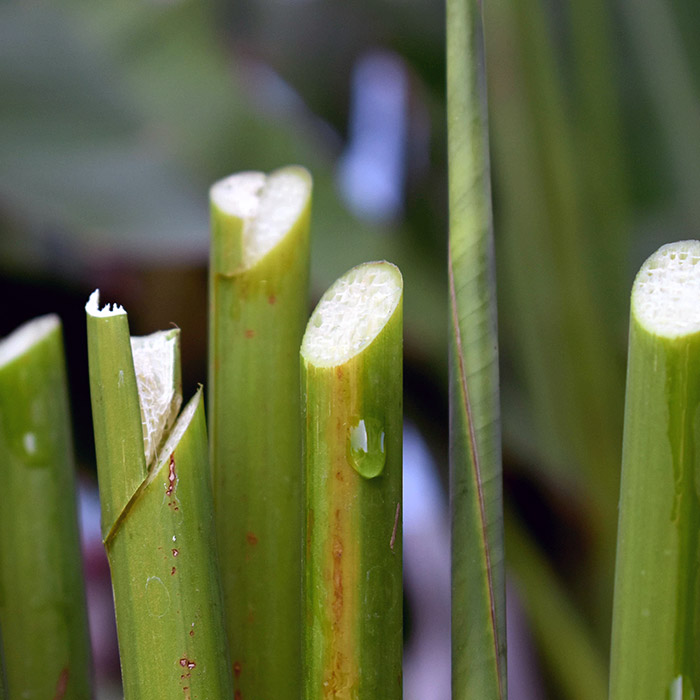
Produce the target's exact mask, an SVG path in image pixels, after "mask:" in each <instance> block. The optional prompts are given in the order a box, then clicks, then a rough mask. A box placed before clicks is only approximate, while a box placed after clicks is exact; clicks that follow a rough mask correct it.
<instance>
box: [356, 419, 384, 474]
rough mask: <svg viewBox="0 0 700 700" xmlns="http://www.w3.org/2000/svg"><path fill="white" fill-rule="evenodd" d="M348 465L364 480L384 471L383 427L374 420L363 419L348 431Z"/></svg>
mask: <svg viewBox="0 0 700 700" xmlns="http://www.w3.org/2000/svg"><path fill="white" fill-rule="evenodd" d="M348 452H349V457H350V464H352V466H353V469H355V471H356V472H357V473H358V474H359V475H360V476H363V477H365V479H373V478H374V477H376V476H379V475H380V474H381V473H382V471H383V470H384V464H385V463H386V448H385V435H384V426H383V425H382V423H381V422H380V421H378V420H376V419H375V418H364V419H361V420H359V421H357V423H356V424H355V425H353V427H352V428H351V429H350V438H349V440H348Z"/></svg>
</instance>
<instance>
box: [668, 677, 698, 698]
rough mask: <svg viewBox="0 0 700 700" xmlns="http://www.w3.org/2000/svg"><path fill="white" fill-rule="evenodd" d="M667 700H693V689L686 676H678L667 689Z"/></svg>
mask: <svg viewBox="0 0 700 700" xmlns="http://www.w3.org/2000/svg"><path fill="white" fill-rule="evenodd" d="M668 697H669V700H695V688H693V683H692V681H691V680H690V678H689V677H688V676H683V675H678V676H676V677H675V678H674V679H673V680H672V681H671V685H670V687H669V689H668Z"/></svg>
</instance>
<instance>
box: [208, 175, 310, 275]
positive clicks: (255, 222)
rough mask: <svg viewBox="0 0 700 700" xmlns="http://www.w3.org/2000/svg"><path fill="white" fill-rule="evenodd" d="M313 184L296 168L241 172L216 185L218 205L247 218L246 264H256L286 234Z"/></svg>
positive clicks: (213, 191)
mask: <svg viewBox="0 0 700 700" xmlns="http://www.w3.org/2000/svg"><path fill="white" fill-rule="evenodd" d="M310 187H311V183H310V181H309V180H308V178H306V177H304V176H303V175H301V174H300V173H299V171H298V170H297V169H295V168H288V169H284V170H278V171H276V172H274V173H271V174H270V175H267V176H266V175H265V174H264V173H259V172H245V173H237V174H235V175H231V176H230V177H227V178H224V179H223V180H219V182H217V183H215V184H214V185H213V186H212V188H211V191H210V196H211V200H212V202H213V203H214V205H215V206H216V207H217V208H218V209H219V210H221V211H222V212H223V213H225V214H228V215H229V216H235V217H237V218H239V219H241V220H242V221H243V266H244V267H246V268H249V267H252V266H253V265H254V264H255V263H256V262H257V261H258V260H260V259H261V258H263V257H264V256H265V255H266V254H267V253H268V252H269V251H270V250H272V248H274V247H275V245H277V243H279V241H281V240H282V239H283V238H284V236H285V235H286V234H287V232H288V231H289V230H290V228H291V227H292V226H293V225H294V222H295V221H296V220H297V219H298V218H299V216H300V215H301V213H302V211H303V209H304V207H305V206H306V204H307V202H308V199H309V195H310Z"/></svg>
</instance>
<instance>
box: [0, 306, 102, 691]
mask: <svg viewBox="0 0 700 700" xmlns="http://www.w3.org/2000/svg"><path fill="white" fill-rule="evenodd" d="M0 474H1V475H2V484H3V486H2V495H1V496H0V503H1V505H0V625H1V626H2V633H3V640H2V641H3V642H4V658H5V664H6V674H7V686H6V692H7V697H8V698H17V699H19V698H35V697H36V698H53V697H61V698H65V700H68V699H71V700H74V699H75V700H77V699H80V700H87V698H89V697H91V693H92V691H91V680H90V679H91V669H90V640H89V637H88V628H87V608H86V604H85V590H84V585H83V576H82V574H83V570H82V561H81V556H80V541H79V536H78V520H77V509H76V492H75V465H74V458H73V446H72V438H71V427H70V408H69V405H68V392H67V386H66V375H65V361H64V356H63V339H62V334H61V324H60V321H59V320H58V318H57V317H55V316H43V317H41V318H38V319H35V320H34V321H30V322H29V323H27V324H25V325H24V326H22V327H20V328H19V329H18V330H16V331H15V332H14V333H13V334H12V335H10V336H8V337H7V338H5V339H4V340H3V341H2V342H1V343H0ZM0 661H1V659H0ZM0 671H1V669H0ZM1 685H2V683H1V682H0V686H1ZM2 694H3V693H2V691H1V690H0V697H1V696H2Z"/></svg>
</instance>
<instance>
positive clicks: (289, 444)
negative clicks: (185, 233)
mask: <svg viewBox="0 0 700 700" xmlns="http://www.w3.org/2000/svg"><path fill="white" fill-rule="evenodd" d="M310 210H311V177H310V175H309V174H308V173H307V172H306V171H305V170H304V169H303V168H299V167H289V168H283V169H281V170H278V171H276V172H274V173H271V174H270V175H267V176H266V175H264V174H262V173H239V174H238V175H233V176H231V177H229V178H226V179H225V180H222V181H221V182H219V183H216V184H215V185H214V186H213V187H212V190H211V217H212V218H211V223H212V253H211V267H210V328H209V332H210V338H209V384H210V388H211V389H210V395H209V415H210V426H211V462H212V474H213V488H214V505H215V517H216V526H217V542H218V547H219V557H220V562H221V571H222V583H223V590H224V602H225V607H226V625H227V632H228V637H229V641H230V644H231V660H232V664H233V673H234V684H235V689H236V692H237V693H240V695H241V697H242V698H243V699H244V700H245V698H252V699H255V698H276V699H277V700H285V699H289V700H297V699H298V693H299V687H300V683H301V662H300V658H301V602H300V601H301V420H300V413H299V393H300V390H299V346H300V344H301V338H302V335H303V332H304V326H305V324H306V320H307V314H308V284H309V219H310Z"/></svg>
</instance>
